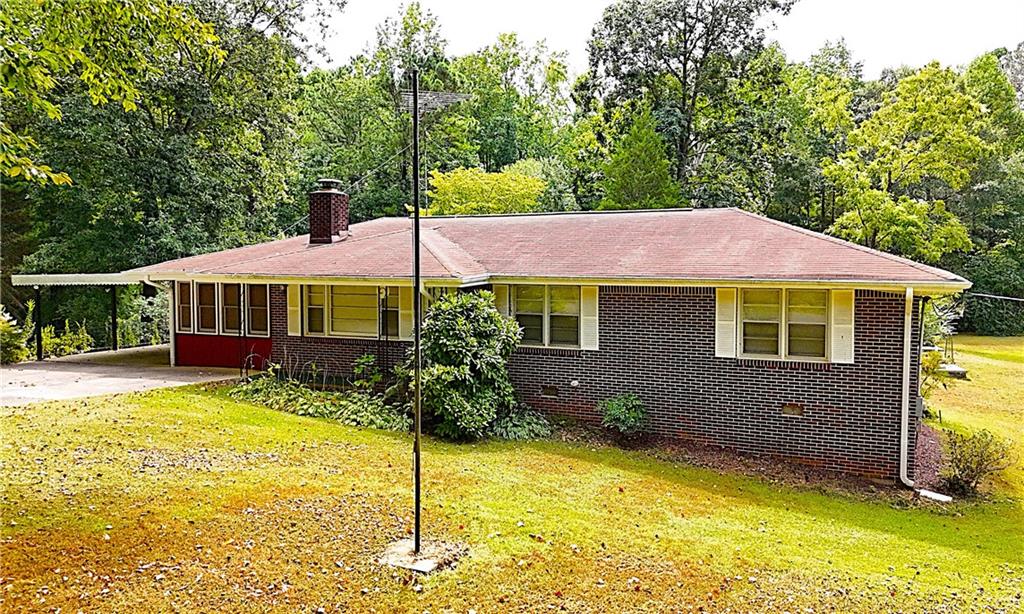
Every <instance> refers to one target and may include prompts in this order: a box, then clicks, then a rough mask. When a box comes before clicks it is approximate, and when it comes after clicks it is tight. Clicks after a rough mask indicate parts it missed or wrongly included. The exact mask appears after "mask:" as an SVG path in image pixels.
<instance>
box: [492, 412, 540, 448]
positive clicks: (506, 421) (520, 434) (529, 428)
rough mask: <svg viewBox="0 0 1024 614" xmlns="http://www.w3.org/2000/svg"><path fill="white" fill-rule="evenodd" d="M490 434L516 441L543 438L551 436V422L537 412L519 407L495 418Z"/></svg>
mask: <svg viewBox="0 0 1024 614" xmlns="http://www.w3.org/2000/svg"><path fill="white" fill-rule="evenodd" d="M491 435H493V436H494V437H497V438H499V439H512V440H518V441H523V440H526V439H543V438H544V437H550V436H551V423H550V422H548V419H547V418H545V417H544V415H543V414H541V413H539V412H536V411H533V410H531V409H526V408H519V409H517V410H516V411H513V412H511V413H508V414H505V415H504V416H501V417H500V418H498V419H497V420H495V421H494V424H492V425H491Z"/></svg>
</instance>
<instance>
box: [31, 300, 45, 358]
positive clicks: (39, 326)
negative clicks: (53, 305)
mask: <svg viewBox="0 0 1024 614" xmlns="http://www.w3.org/2000/svg"><path fill="white" fill-rule="evenodd" d="M32 288H33V289H35V291H36V315H35V319H36V329H35V336H36V360H42V359H43V291H42V290H41V289H40V288H39V286H32Z"/></svg>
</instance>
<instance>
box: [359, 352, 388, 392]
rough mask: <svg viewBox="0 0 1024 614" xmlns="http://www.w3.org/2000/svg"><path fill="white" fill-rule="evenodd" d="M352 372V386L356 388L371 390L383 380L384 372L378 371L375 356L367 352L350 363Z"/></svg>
mask: <svg viewBox="0 0 1024 614" xmlns="http://www.w3.org/2000/svg"><path fill="white" fill-rule="evenodd" d="M352 372H353V373H355V378H354V379H353V380H352V386H353V387H355V388H356V389H357V390H364V391H366V392H372V391H373V390H374V389H375V388H376V387H377V386H378V385H379V384H380V383H381V382H382V381H384V374H383V373H381V372H380V368H379V367H378V366H377V357H376V356H374V355H373V354H369V353H367V354H363V355H362V356H360V357H359V358H356V360H355V362H354V363H353V364H352Z"/></svg>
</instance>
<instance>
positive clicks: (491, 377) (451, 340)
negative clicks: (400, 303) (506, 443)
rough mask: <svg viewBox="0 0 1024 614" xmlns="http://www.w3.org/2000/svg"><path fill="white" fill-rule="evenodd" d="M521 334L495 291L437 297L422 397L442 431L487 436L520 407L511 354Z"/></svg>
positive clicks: (427, 333)
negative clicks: (510, 370) (500, 307)
mask: <svg viewBox="0 0 1024 614" xmlns="http://www.w3.org/2000/svg"><path fill="white" fill-rule="evenodd" d="M521 337H522V331H520V329H519V325H518V324H517V323H516V322H515V321H514V320H512V319H511V318H506V317H504V316H502V315H501V314H500V313H499V312H498V309H497V308H496V307H495V304H494V295H493V294H492V293H490V292H487V291H482V292H473V293H466V292H459V293H453V294H446V295H443V296H441V298H440V299H438V300H437V301H435V302H434V304H433V305H432V306H431V307H430V311H429V312H428V314H427V317H426V318H425V319H424V323H423V375H422V377H423V394H422V399H423V411H424V415H425V417H426V418H428V419H429V420H430V422H431V424H432V425H433V427H434V432H435V433H436V434H438V435H440V436H442V437H446V438H449V439H476V438H480V437H484V436H486V435H487V434H489V432H490V430H491V426H492V424H493V423H494V421H495V420H496V419H497V418H498V417H499V416H507V415H511V414H512V413H514V412H515V411H516V410H517V409H518V402H517V400H516V395H515V390H514V389H513V387H512V382H511V380H510V379H509V374H508V359H509V357H510V356H511V355H512V352H513V351H515V349H516V346H518V345H519V340H520V339H521ZM408 368H409V367H408V366H407V369H408ZM410 370H411V369H410Z"/></svg>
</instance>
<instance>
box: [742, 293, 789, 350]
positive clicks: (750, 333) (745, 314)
mask: <svg viewBox="0 0 1024 614" xmlns="http://www.w3.org/2000/svg"><path fill="white" fill-rule="evenodd" d="M781 307H782V291H781V290H744V291H743V307H742V309H741V314H740V315H741V322H742V324H741V326H742V327H743V350H742V353H743V354H749V355H760V356H778V355H780V354H781V352H780V351H779V328H780V326H781V323H782V308H781Z"/></svg>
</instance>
